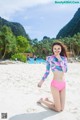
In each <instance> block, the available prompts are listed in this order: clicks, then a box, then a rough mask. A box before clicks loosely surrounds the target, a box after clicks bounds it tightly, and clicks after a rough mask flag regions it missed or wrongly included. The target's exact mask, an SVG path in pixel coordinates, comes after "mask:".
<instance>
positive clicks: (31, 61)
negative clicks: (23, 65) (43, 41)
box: [27, 58, 46, 64]
mask: <svg viewBox="0 0 80 120" xmlns="http://www.w3.org/2000/svg"><path fill="white" fill-rule="evenodd" d="M27 62H28V63H30V64H35V63H45V62H46V60H44V59H42V58H37V59H36V61H34V58H30V60H28V61H27Z"/></svg>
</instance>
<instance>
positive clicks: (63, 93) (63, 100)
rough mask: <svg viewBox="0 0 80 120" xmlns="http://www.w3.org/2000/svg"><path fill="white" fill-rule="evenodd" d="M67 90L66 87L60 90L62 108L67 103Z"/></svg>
mask: <svg viewBox="0 0 80 120" xmlns="http://www.w3.org/2000/svg"><path fill="white" fill-rule="evenodd" d="M65 91H66V88H64V89H62V90H61V92H60V101H61V110H63V109H64V105H65Z"/></svg>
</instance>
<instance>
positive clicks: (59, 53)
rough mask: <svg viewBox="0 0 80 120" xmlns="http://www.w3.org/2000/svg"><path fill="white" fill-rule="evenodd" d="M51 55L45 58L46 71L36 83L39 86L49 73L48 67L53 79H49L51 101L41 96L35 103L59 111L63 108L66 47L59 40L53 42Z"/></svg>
mask: <svg viewBox="0 0 80 120" xmlns="http://www.w3.org/2000/svg"><path fill="white" fill-rule="evenodd" d="M52 52H53V55H51V56H48V57H47V58H46V72H45V74H44V76H43V77H42V79H41V81H40V82H39V83H38V87H41V86H42V84H43V82H44V81H45V79H46V78H47V76H48V75H49V72H50V68H51V70H52V72H53V79H52V81H51V93H52V96H53V101H54V102H53V101H50V100H49V99H48V98H46V99H43V98H41V99H40V100H39V101H38V102H37V103H40V104H41V103H42V104H45V105H46V106H48V107H49V108H50V109H52V110H54V111H57V112H60V111H62V110H63V109H64V105H65V90H66V82H65V78H64V73H65V72H67V54H66V48H65V46H64V45H63V44H62V43H61V42H55V43H53V45H52Z"/></svg>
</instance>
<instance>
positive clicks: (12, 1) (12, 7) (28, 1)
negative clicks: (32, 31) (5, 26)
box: [0, 0, 51, 19]
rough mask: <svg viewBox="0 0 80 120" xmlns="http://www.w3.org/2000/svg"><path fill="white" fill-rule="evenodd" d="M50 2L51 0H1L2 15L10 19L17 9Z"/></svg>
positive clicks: (0, 10) (0, 13)
mask: <svg viewBox="0 0 80 120" xmlns="http://www.w3.org/2000/svg"><path fill="white" fill-rule="evenodd" d="M50 2H51V0H21V1H20V0H6V1H5V0H2V1H1V0H0V16H2V17H5V18H8V19H9V18H10V17H11V16H12V15H13V14H14V13H15V12H16V11H23V10H24V8H29V7H33V6H36V5H42V4H47V3H50Z"/></svg>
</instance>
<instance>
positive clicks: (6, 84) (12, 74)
mask: <svg viewBox="0 0 80 120" xmlns="http://www.w3.org/2000/svg"><path fill="white" fill-rule="evenodd" d="M45 69H46V67H45V64H28V63H19V64H0V119H1V120H2V118H1V117H2V116H3V115H2V113H3V114H4V115H5V114H7V118H6V120H52V119H53V120H70V119H72V120H80V63H76V62H75V63H68V72H67V73H66V74H65V78H66V103H65V109H64V111H62V112H60V113H57V112H54V111H51V110H49V109H48V108H46V107H42V106H40V105H38V104H37V103H36V102H37V100H39V98H41V97H49V98H50V99H52V96H51V92H50V82H51V80H52V76H53V75H52V72H50V74H49V76H48V77H47V79H46V80H45V82H44V84H43V85H42V87H41V88H38V87H37V83H38V82H39V80H41V78H42V76H43V74H44V72H45Z"/></svg>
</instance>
